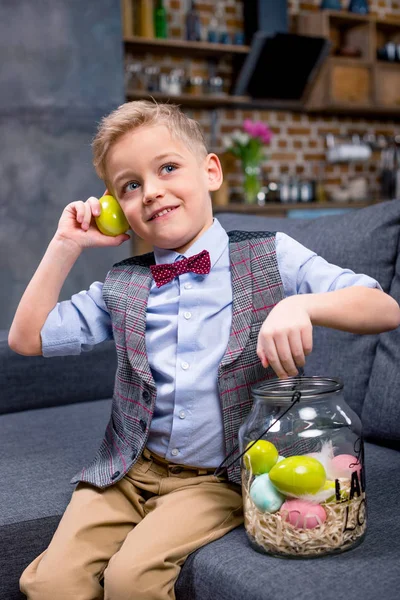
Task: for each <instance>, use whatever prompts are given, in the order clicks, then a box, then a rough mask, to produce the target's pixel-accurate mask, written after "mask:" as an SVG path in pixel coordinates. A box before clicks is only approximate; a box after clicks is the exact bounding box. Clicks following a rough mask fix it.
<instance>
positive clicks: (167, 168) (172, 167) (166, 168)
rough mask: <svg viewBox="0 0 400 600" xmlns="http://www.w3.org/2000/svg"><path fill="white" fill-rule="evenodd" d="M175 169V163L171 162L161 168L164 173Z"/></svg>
mask: <svg viewBox="0 0 400 600" xmlns="http://www.w3.org/2000/svg"><path fill="white" fill-rule="evenodd" d="M175 169H176V165H173V164H171V163H168V164H167V165H164V166H163V167H162V168H161V170H162V171H164V170H165V171H166V173H172V172H173V171H175Z"/></svg>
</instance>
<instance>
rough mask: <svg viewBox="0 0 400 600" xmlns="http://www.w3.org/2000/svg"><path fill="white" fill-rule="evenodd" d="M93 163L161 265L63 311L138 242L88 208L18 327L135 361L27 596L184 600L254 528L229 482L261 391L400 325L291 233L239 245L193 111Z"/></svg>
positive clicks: (105, 126)
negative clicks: (359, 338) (322, 349)
mask: <svg viewBox="0 0 400 600" xmlns="http://www.w3.org/2000/svg"><path fill="white" fill-rule="evenodd" d="M93 146H94V164H95V167H96V170H97V172H98V174H99V176H100V177H101V178H102V179H103V180H104V182H105V183H106V185H107V188H108V190H109V191H110V193H112V194H113V195H114V196H115V197H116V198H117V199H118V201H119V203H120V205H121V207H122V209H123V211H124V213H125V215H126V217H127V219H128V221H129V224H130V226H131V228H132V230H133V231H134V232H135V233H136V234H137V235H138V236H140V237H141V238H143V239H144V240H147V241H148V242H151V244H152V245H153V246H154V255H153V253H151V254H147V255H144V256H141V257H133V258H129V259H127V260H125V261H122V262H120V263H118V264H117V265H114V267H113V268H112V269H111V270H110V272H109V273H108V274H107V277H106V280H105V282H104V285H102V284H101V283H99V282H95V283H94V284H93V285H92V286H91V287H90V289H89V290H88V291H83V292H80V293H79V294H76V295H74V296H73V297H72V298H71V301H68V302H61V303H58V302H57V301H58V297H59V293H60V289H61V287H62V285H63V283H64V281H65V279H66V277H67V275H68V273H69V271H70V269H71V268H72V266H73V264H74V263H75V261H76V260H77V258H78V257H79V255H80V253H81V252H82V251H83V249H84V248H86V247H89V246H98V247H100V246H113V245H120V244H122V243H123V242H124V241H127V240H128V239H129V236H128V235H120V236H118V237H116V238H112V237H107V236H105V235H103V234H101V233H100V232H99V230H98V229H97V227H96V225H95V222H94V218H93V217H94V215H98V214H99V213H100V210H101V207H100V204H99V201H98V199H96V198H93V197H91V198H89V199H88V200H87V201H86V202H72V203H71V204H69V205H68V206H67V207H66V208H65V210H64V212H63V213H62V216H61V219H60V221H59V224H58V229H57V231H56V233H55V235H54V237H53V239H52V240H51V242H50V244H49V247H48V249H47V251H46V253H45V255H44V258H43V260H42V262H41V263H40V265H39V267H38V269H37V271H36V273H35V275H34V276H33V278H32V280H31V282H30V283H29V285H28V287H27V289H26V291H25V293H24V295H23V297H22V299H21V302H20V305H19V307H18V309H17V311H16V315H15V318H14V321H13V323H12V326H11V330H10V334H9V344H10V346H11V348H12V349H13V350H15V351H16V352H19V353H21V354H25V355H34V354H43V355H44V356H53V355H61V354H79V353H80V352H81V351H82V350H84V351H85V350H89V349H90V348H91V347H92V346H93V345H94V344H96V343H99V342H101V341H103V340H105V339H110V338H112V337H113V338H114V340H115V345H116V350H117V355H118V369H117V373H116V379H115V390H114V398H113V405H112V414H111V418H110V422H109V424H108V427H107V429H106V432H105V437H104V440H103V442H102V445H101V447H100V449H99V451H98V454H97V455H96V457H95V458H94V460H93V462H92V463H91V464H89V465H87V466H86V467H85V468H84V469H82V471H81V472H80V473H78V474H77V475H76V476H75V477H74V479H73V480H72V483H77V484H78V485H77V487H76V489H75V491H74V492H73V494H72V498H71V502H70V504H69V506H68V507H67V509H66V512H65V514H64V516H63V518H62V520H61V522H60V525H59V527H58V529H57V531H56V533H55V535H54V537H53V540H52V541H51V543H50V545H49V547H48V549H47V550H46V551H45V552H43V553H42V554H41V555H40V556H39V557H37V558H36V559H35V560H34V561H33V562H32V563H31V564H30V565H29V566H28V567H27V568H26V570H25V571H24V573H23V575H22V577H21V590H22V591H23V592H24V593H25V594H26V595H27V597H28V598H29V599H30V600H54V599H57V600H67V599H68V600H94V599H101V598H105V599H107V600H128V599H132V600H133V599H135V600H138V599H143V600H166V599H173V598H175V594H174V584H175V581H176V579H177V578H178V575H179V571H180V568H181V566H182V564H183V563H184V561H185V559H186V558H187V556H188V555H189V554H190V553H191V552H193V551H194V550H196V549H197V548H199V547H201V546H203V545H205V544H207V543H209V542H211V541H213V540H215V539H217V538H219V537H221V536H223V535H224V534H225V533H227V532H228V531H230V530H231V529H233V528H234V527H237V526H238V525H240V524H241V523H242V521H243V516H242V498H241V488H240V467H239V464H238V462H236V464H234V465H232V466H231V467H230V468H228V469H227V472H226V474H224V475H218V476H217V475H214V472H215V469H216V468H217V467H218V466H219V465H220V464H221V463H222V461H223V460H224V457H225V456H226V455H227V454H229V453H230V452H231V451H232V449H233V448H234V447H235V445H236V442H237V433H238V429H239V426H240V424H241V422H242V421H243V420H244V418H245V417H246V416H247V414H248V412H249V410H250V408H251V399H250V388H251V386H252V385H253V384H255V383H256V382H258V381H260V380H263V379H266V378H271V377H273V376H275V375H278V376H279V377H281V378H285V377H288V376H292V375H296V374H297V372H298V368H299V367H302V366H303V365H304V364H305V356H306V355H307V354H309V353H310V352H311V350H312V327H313V325H322V326H326V327H332V328H337V329H342V330H344V331H352V332H355V333H377V332H381V331H387V330H390V329H393V328H395V327H397V326H398V325H399V322H400V310H399V306H398V304H397V303H396V302H395V300H394V299H392V298H391V297H390V296H388V295H387V294H385V293H384V292H383V291H382V290H381V289H380V286H379V284H378V283H377V282H376V281H374V280H373V279H371V278H370V277H367V276H365V275H356V274H355V273H353V272H352V271H349V270H343V269H340V268H339V267H337V266H335V265H330V264H329V263H327V262H326V261H324V260H323V259H322V258H321V257H318V256H316V255H315V254H314V253H313V252H311V251H309V250H307V249H306V248H304V247H303V246H301V245H300V244H298V243H297V242H295V241H294V240H292V239H291V238H289V237H288V236H285V235H284V234H281V233H276V234H274V233H268V232H258V233H244V232H233V233H231V234H229V236H228V234H227V233H226V232H225V231H224V229H223V228H222V227H221V225H220V224H219V223H218V221H217V219H213V215H212V205H211V199H210V191H212V190H216V189H218V188H219V186H220V185H221V183H222V172H221V166H220V162H219V160H218V157H217V156H216V155H215V154H212V153H208V152H207V150H206V147H205V143H204V140H203V137H202V134H201V132H200V128H199V126H198V124H197V123H196V122H194V121H193V120H191V119H189V118H188V117H186V116H185V115H184V114H183V113H182V112H181V111H180V110H179V109H178V107H176V106H172V105H157V104H154V103H151V102H147V101H143V102H142V101H140V102H132V103H128V104H124V105H123V106H121V107H120V108H118V109H117V110H116V111H114V112H113V113H112V114H111V115H109V116H108V117H106V118H105V119H104V120H103V122H102V123H101V125H100V128H99V131H98V134H97V136H96V138H95V140H94V144H93ZM187 259H189V260H187ZM162 264H163V265H164V266H159V265H162ZM86 375H87V376H89V377H90V374H86ZM234 456H236V457H237V456H238V452H236V453H235V454H234Z"/></svg>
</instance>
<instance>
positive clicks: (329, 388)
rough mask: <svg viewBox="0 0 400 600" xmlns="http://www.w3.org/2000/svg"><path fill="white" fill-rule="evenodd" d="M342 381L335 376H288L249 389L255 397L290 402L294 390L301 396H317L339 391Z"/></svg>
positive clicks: (308, 397)
mask: <svg viewBox="0 0 400 600" xmlns="http://www.w3.org/2000/svg"><path fill="white" fill-rule="evenodd" d="M342 389H343V382H342V380H341V379H339V378H337V377H318V376H315V377H290V378H289V379H278V380H274V381H264V382H262V383H258V384H256V385H254V386H252V388H251V391H252V394H254V396H256V397H257V398H262V399H263V400H271V401H274V402H276V401H277V400H279V401H280V402H282V401H284V402H286V401H287V402H288V403H290V402H291V401H292V398H293V394H294V393H295V392H300V394H301V398H302V399H303V398H307V399H310V398H318V397H321V396H323V395H328V394H333V393H336V392H340V390H342Z"/></svg>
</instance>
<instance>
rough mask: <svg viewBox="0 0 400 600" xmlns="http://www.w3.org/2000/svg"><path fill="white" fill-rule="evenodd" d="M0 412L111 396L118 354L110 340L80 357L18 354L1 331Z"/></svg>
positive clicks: (5, 333) (4, 332) (5, 334)
mask: <svg viewBox="0 0 400 600" xmlns="http://www.w3.org/2000/svg"><path fill="white" fill-rule="evenodd" d="M0 356H1V369H0V389H1V390H2V394H1V402H0V414H4V413H10V412H17V411H21V410H29V409H32V408H45V407H48V406H56V405H61V404H72V403H74V402H87V401H88V400H97V399H99V398H109V397H110V396H112V393H113V388H114V378H115V371H116V369H117V354H116V351H115V345H114V342H113V341H107V342H103V343H102V344H98V345H97V346H95V347H94V348H93V350H91V351H90V352H83V353H82V354H80V355H79V356H57V357H52V358H51V359H50V358H44V357H43V356H21V355H20V354H16V353H15V352H13V351H12V350H11V349H10V348H9V346H8V342H7V332H6V331H4V330H3V331H1V332H0Z"/></svg>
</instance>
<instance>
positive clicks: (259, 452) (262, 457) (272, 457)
mask: <svg viewBox="0 0 400 600" xmlns="http://www.w3.org/2000/svg"><path fill="white" fill-rule="evenodd" d="M252 443H253V442H249V443H248V444H247V448H248V447H249V446H250V445H251V444H252ZM243 460H244V464H245V466H246V468H247V469H249V470H250V466H251V470H252V471H253V475H261V474H262V473H268V472H269V471H270V470H271V468H272V467H273V466H274V464H275V463H276V461H277V460H278V450H277V449H276V448H275V446H274V445H273V444H271V442H268V441H267V440H258V442H256V443H255V444H254V446H252V447H251V448H250V450H248V451H247V452H246V454H245V455H244V457H243Z"/></svg>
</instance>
